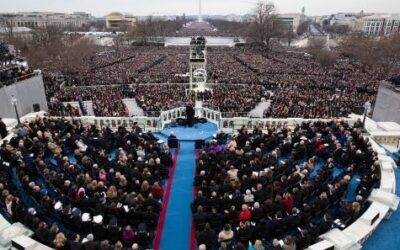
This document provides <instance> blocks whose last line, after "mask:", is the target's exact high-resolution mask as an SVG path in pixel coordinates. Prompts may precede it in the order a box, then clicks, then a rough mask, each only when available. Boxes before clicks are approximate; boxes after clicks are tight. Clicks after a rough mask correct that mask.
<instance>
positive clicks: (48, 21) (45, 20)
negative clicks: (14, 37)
mask: <svg viewBox="0 0 400 250" xmlns="http://www.w3.org/2000/svg"><path fill="white" fill-rule="evenodd" d="M94 20H95V19H94V17H92V16H91V15H90V14H88V13H84V12H75V13H73V14H66V13H54V12H18V13H7V14H0V26H2V27H10V26H13V27H27V28H31V29H35V28H43V27H46V26H57V27H65V28H68V27H71V28H81V27H84V26H86V25H88V24H89V23H90V22H92V21H94Z"/></svg>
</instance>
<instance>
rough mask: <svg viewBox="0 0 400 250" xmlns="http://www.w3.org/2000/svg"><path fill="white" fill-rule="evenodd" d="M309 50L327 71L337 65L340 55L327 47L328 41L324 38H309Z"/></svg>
mask: <svg viewBox="0 0 400 250" xmlns="http://www.w3.org/2000/svg"><path fill="white" fill-rule="evenodd" d="M307 51H308V52H309V53H310V54H311V55H312V56H313V57H314V59H315V61H316V62H318V64H319V65H321V66H322V67H323V68H324V69H325V70H326V71H328V70H329V69H331V68H332V67H333V66H334V65H335V63H336V61H337V59H338V57H339V56H338V54H337V53H336V52H335V51H331V50H329V49H328V48H327V46H326V41H325V40H324V39H318V38H314V39H309V41H308V45H307Z"/></svg>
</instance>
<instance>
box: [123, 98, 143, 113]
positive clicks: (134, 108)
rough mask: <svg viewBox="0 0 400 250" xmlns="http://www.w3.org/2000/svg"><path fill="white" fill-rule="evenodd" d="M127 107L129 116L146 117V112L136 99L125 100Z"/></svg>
mask: <svg viewBox="0 0 400 250" xmlns="http://www.w3.org/2000/svg"><path fill="white" fill-rule="evenodd" d="M123 101H124V103H125V105H126V106H127V107H128V111H129V116H144V111H143V109H142V108H140V107H139V106H138V105H137V102H136V100H135V99H123Z"/></svg>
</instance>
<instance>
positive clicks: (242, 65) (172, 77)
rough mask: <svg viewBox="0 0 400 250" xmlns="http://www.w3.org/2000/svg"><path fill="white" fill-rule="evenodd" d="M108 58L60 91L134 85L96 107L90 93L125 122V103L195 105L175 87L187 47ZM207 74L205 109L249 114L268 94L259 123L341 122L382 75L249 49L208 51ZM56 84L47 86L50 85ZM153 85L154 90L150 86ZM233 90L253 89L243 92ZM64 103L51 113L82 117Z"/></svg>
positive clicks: (368, 97)
mask: <svg viewBox="0 0 400 250" xmlns="http://www.w3.org/2000/svg"><path fill="white" fill-rule="evenodd" d="M106 52H107V51H104V52H98V53H97V54H96V55H95V56H94V57H93V58H91V60H90V61H89V62H88V66H87V67H86V68H85V69H83V70H82V71H81V72H79V73H78V74H76V75H74V76H71V77H66V78H65V79H64V80H65V81H66V83H65V85H64V87H65V86H74V87H75V88H74V93H73V94H72V98H75V97H76V96H81V95H86V92H88V91H87V88H85V87H83V86H99V85H101V86H103V85H104V86H111V85H126V84H132V85H135V88H137V89H138V90H137V91H134V93H135V94H133V95H129V97H126V96H124V95H123V96H121V95H116V96H115V97H109V98H111V99H113V100H114V99H117V100H115V101H107V100H103V101H98V100H99V99H100V100H102V99H104V96H102V94H101V93H99V92H100V91H93V92H91V91H89V92H90V94H89V96H90V98H91V100H93V101H94V102H95V104H96V107H102V109H103V108H104V109H105V110H100V111H96V115H103V116H120V115H122V116H125V115H126V112H125V111H126V107H124V105H123V102H122V101H121V99H123V98H135V99H136V100H137V101H138V104H139V106H140V107H141V108H143V110H144V111H145V112H147V111H160V110H166V109H168V108H170V107H176V106H178V105H183V106H184V104H185V103H187V102H193V101H194V98H193V94H188V93H186V91H185V89H184V88H185V87H184V86H186V85H181V86H179V85H175V83H181V84H182V83H188V82H189V80H190V79H189V76H188V71H189V66H188V61H189V56H188V55H189V51H188V48H170V47H156V46H153V47H152V46H148V47H132V48H121V49H120V50H119V51H118V52H116V51H108V52H107V53H106ZM207 72H208V82H209V83H212V86H211V88H212V90H211V91H210V93H208V94H207V97H208V98H207V100H205V104H206V105H207V106H208V107H214V108H215V109H218V110H221V111H222V112H229V113H232V114H235V113H236V114H239V113H246V112H249V111H250V110H252V109H253V108H255V107H256V105H257V102H259V101H260V100H261V99H262V98H263V97H265V93H266V92H268V93H271V95H269V97H270V99H269V101H270V103H271V104H270V106H269V107H268V108H267V109H266V110H265V112H264V118H270V117H272V118H287V117H302V118H319V117H320V118H332V117H345V116H348V115H349V114H351V113H352V112H354V111H355V110H356V109H359V108H362V107H363V105H364V103H365V102H366V101H370V102H372V103H373V102H374V100H375V97H376V94H377V90H378V86H379V80H380V79H384V76H383V75H382V72H380V70H379V69H372V70H370V71H367V72H365V71H363V69H362V67H361V66H360V65H359V64H358V63H357V62H353V61H351V60H349V59H346V58H339V59H338V60H337V62H336V63H334V65H333V66H332V67H331V68H330V69H326V68H324V67H322V66H321V65H320V64H318V62H317V61H316V60H315V59H314V58H312V56H311V55H309V54H307V53H303V52H273V53H271V54H269V55H268V57H267V56H265V55H263V54H262V53H261V52H260V51H259V50H257V49H254V48H249V47H238V48H209V49H208V53H207ZM53 75H56V74H53ZM54 82H55V81H54V80H53V81H50V82H49V83H48V84H46V85H48V86H53V85H54ZM156 83H159V85H154V86H153V84H156ZM166 83H173V85H172V86H169V85H166ZM146 85H149V86H146ZM236 85H239V86H250V87H246V89H248V91H244V89H241V88H240V87H238V86H236ZM138 86H140V87H138ZM175 87H176V88H175ZM112 88H114V87H110V89H111V92H113V91H112ZM260 89H261V90H260ZM47 90H48V96H54V95H57V93H55V92H58V93H62V94H60V95H59V97H61V96H63V95H64V94H66V96H70V95H71V94H69V93H68V92H69V90H63V89H60V88H57V87H48V88H47ZM65 92H66V93H65ZM243 92H245V93H243ZM98 95H99V96H98ZM97 96H98V97H97ZM232 96H234V97H235V98H232ZM120 97H122V98H120ZM61 99H71V98H62V97H61V98H57V100H58V101H59V102H58V103H57V102H55V103H52V104H50V105H49V106H50V107H51V110H52V111H53V110H55V113H74V114H75V113H77V112H78V111H79V110H76V109H74V108H72V109H71V108H69V107H66V105H64V107H63V105H62V104H61V103H60V102H62V100H61ZM96 99H97V101H95V100H96ZM49 100H50V98H49ZM110 107H114V108H110ZM81 113H82V112H81Z"/></svg>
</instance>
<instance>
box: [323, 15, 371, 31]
mask: <svg viewBox="0 0 400 250" xmlns="http://www.w3.org/2000/svg"><path fill="white" fill-rule="evenodd" d="M363 15H364V14H363V12H360V13H337V14H334V15H332V16H331V18H330V19H329V25H332V26H347V27H348V28H349V30H351V31H360V30H361V29H362V26H363V19H362V18H363Z"/></svg>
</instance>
